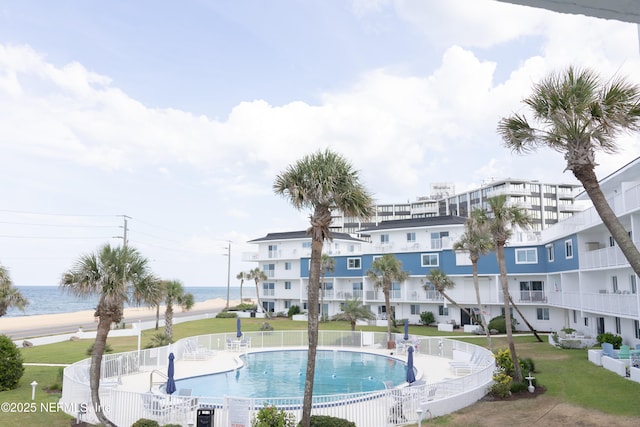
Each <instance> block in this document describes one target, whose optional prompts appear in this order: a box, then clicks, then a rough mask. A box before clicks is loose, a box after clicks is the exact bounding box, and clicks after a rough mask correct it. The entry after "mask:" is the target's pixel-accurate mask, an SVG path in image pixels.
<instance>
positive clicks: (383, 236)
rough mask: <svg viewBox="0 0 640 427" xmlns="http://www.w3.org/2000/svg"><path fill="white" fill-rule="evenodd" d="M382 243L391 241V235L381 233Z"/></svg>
mask: <svg viewBox="0 0 640 427" xmlns="http://www.w3.org/2000/svg"><path fill="white" fill-rule="evenodd" d="M380 243H382V244H383V245H384V244H387V243H389V235H388V234H381V235H380Z"/></svg>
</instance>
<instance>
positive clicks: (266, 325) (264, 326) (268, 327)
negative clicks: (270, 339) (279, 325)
mask: <svg viewBox="0 0 640 427" xmlns="http://www.w3.org/2000/svg"><path fill="white" fill-rule="evenodd" d="M260 330H261V331H273V326H271V325H270V324H269V322H264V323H263V324H262V325H260Z"/></svg>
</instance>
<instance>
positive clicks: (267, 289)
mask: <svg viewBox="0 0 640 427" xmlns="http://www.w3.org/2000/svg"><path fill="white" fill-rule="evenodd" d="M275 289H276V284H275V283H267V282H265V283H263V284H262V295H264V296H266V297H272V296H274V295H275Z"/></svg>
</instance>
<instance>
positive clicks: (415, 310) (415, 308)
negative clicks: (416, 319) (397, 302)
mask: <svg viewBox="0 0 640 427" xmlns="http://www.w3.org/2000/svg"><path fill="white" fill-rule="evenodd" d="M410 308H411V314H413V315H415V316H419V315H420V304H411V305H410Z"/></svg>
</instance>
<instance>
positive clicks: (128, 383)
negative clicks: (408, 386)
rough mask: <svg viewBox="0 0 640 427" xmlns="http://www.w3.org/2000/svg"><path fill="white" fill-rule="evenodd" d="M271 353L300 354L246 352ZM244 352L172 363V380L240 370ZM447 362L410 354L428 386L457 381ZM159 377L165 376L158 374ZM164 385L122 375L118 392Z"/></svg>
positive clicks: (140, 375)
mask: <svg viewBox="0 0 640 427" xmlns="http://www.w3.org/2000/svg"><path fill="white" fill-rule="evenodd" d="M270 350H271V351H272V350H300V347H278V348H270V349H268V350H267V349H261V348H256V349H249V350H248V352H259V351H270ZM318 350H340V351H356V352H365V353H371V354H378V355H381V356H387V357H393V358H395V359H397V360H400V361H403V362H406V361H407V355H406V354H404V353H401V354H398V352H396V351H395V350H383V349H374V348H354V349H345V348H344V347H324V346H323V347H318ZM244 353H245V352H237V351H227V350H219V351H216V352H215V353H213V354H211V355H209V356H208V358H207V359H205V360H176V363H175V379H182V378H189V377H195V376H199V375H206V374H214V373H219V372H227V371H232V370H235V369H238V368H240V367H241V366H242V361H241V360H240V357H239V356H240V355H242V354H244ZM450 361H451V359H448V358H445V357H438V356H431V355H426V354H420V353H414V356H413V364H414V367H415V368H416V371H417V373H416V380H424V381H426V382H428V383H436V382H441V381H445V380H448V379H452V378H457V377H459V375H456V374H455V373H454V372H453V370H452V369H451V368H450V365H449V362H450ZM162 374H166V373H165V372H162ZM151 377H153V384H152V382H151V380H152V378H151ZM165 381H166V379H165V377H163V376H162V375H160V374H158V373H155V374H153V373H152V371H148V372H143V373H138V374H133V375H126V376H123V377H122V378H121V381H120V385H118V387H117V388H118V389H119V390H126V391H135V392H148V391H150V388H151V389H152V390H154V387H157V386H158V385H159V384H162V383H164V382H165Z"/></svg>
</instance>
